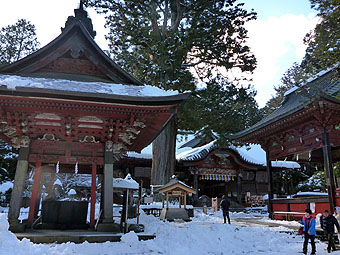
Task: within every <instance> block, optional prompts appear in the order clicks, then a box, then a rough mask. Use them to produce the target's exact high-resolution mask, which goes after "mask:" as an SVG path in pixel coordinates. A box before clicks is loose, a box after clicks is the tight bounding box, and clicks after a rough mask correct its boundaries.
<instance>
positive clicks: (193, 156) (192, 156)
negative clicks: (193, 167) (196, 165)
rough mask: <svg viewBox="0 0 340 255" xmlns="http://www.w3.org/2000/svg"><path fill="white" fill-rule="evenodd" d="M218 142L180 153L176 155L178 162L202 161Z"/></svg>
mask: <svg viewBox="0 0 340 255" xmlns="http://www.w3.org/2000/svg"><path fill="white" fill-rule="evenodd" d="M215 142H216V140H214V141H212V142H210V143H208V144H206V145H203V146H201V147H197V148H193V149H191V150H188V151H184V152H182V153H179V154H177V155H176V159H177V160H184V161H187V160H197V159H200V158H202V157H205V156H206V155H207V154H208V153H209V152H210V151H211V149H212V148H213V147H214V145H215Z"/></svg>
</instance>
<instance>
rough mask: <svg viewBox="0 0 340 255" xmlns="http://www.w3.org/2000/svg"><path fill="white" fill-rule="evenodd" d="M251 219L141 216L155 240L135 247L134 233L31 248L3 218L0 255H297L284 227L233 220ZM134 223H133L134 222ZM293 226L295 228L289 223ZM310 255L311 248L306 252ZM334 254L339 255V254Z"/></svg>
mask: <svg viewBox="0 0 340 255" xmlns="http://www.w3.org/2000/svg"><path fill="white" fill-rule="evenodd" d="M245 217H248V218H252V217H254V216H251V215H249V214H245V213H231V221H232V224H231V225H228V224H222V215H221V212H220V211H219V212H216V213H215V214H214V215H206V214H203V213H202V212H201V211H195V217H194V218H193V219H192V221H191V222H186V223H179V222H172V223H170V222H163V221H160V220H159V219H158V218H155V217H154V216H148V215H145V214H142V215H141V220H140V221H141V223H142V224H144V225H145V232H146V233H155V234H156V238H155V239H154V240H148V241H138V239H137V236H136V234H135V233H134V232H130V233H128V234H126V235H124V236H123V237H122V241H121V242H115V243H110V242H106V243H98V244H93V243H83V244H74V243H65V244H33V243H31V242H29V241H28V240H27V239H24V240H23V241H18V240H17V239H16V237H15V236H14V235H13V234H12V233H11V232H9V231H8V230H7V229H8V223H7V215H6V214H4V213H0V255H9V254H16V255H21V254H24V255H31V254H32V255H33V254H34V255H45V254H55V255H70V254H84V255H90V254H91V255H104V254H107V255H110V254H179V255H180V254H195V255H196V254H219V255H220V254H259V255H260V254H261V255H267V254H268V255H269V254H271V255H272V254H273V255H275V254H285V255H290V254H299V252H300V251H301V250H302V241H303V239H302V237H301V236H297V235H296V234H295V233H294V232H293V231H291V230H289V229H287V228H284V227H277V228H275V227H271V228H269V227H262V226H257V227H254V226H240V225H237V223H236V222H235V221H233V219H234V220H235V219H236V218H245ZM133 221H134V220H131V222H133ZM292 224H296V223H292ZM309 251H310V246H309ZM317 254H328V253H327V251H326V244H325V243H320V242H317ZM333 254H340V251H337V252H334V253H333Z"/></svg>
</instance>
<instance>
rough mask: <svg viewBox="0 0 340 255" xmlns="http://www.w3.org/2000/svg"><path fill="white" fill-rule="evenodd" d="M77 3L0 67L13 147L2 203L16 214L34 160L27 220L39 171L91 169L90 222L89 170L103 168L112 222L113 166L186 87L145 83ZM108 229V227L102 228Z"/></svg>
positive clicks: (0, 114) (3, 115)
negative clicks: (30, 47) (100, 39)
mask: <svg viewBox="0 0 340 255" xmlns="http://www.w3.org/2000/svg"><path fill="white" fill-rule="evenodd" d="M95 34H96V33H95V31H94V30H93V26H92V22H91V19H90V18H89V17H88V16H87V12H86V11H85V10H84V9H83V6H82V4H80V7H79V8H78V9H76V10H75V16H71V17H69V18H68V20H67V22H66V24H65V27H64V28H63V29H62V33H61V34H60V35H59V36H58V37H57V38H56V39H54V40H53V41H52V42H51V43H49V44H48V45H46V46H45V47H43V48H41V49H40V50H38V51H37V52H35V53H33V54H31V55H29V56H27V57H25V58H23V59H21V60H19V61H17V62H15V63H12V64H10V65H8V66H5V67H4V68H2V69H1V70H0V138H1V139H3V140H5V141H6V142H8V143H9V144H11V145H12V146H14V147H17V148H20V153H19V159H18V164H17V170H16V175H15V182H14V188H13V192H12V197H11V202H10V210H9V214H8V218H9V222H10V226H11V229H12V230H13V231H15V230H22V228H23V225H26V224H20V222H19V220H18V218H19V213H20V208H21V201H22V196H23V189H24V182H25V177H26V173H27V170H28V168H29V167H33V168H34V183H33V188H32V195H31V198H30V209H29V216H28V221H27V227H31V226H32V225H33V223H34V222H35V220H36V219H37V214H38V210H39V201H40V195H41V179H42V177H43V175H49V178H50V182H49V183H50V185H49V187H48V188H47V190H49V191H51V190H53V189H52V186H53V183H54V178H55V174H56V173H55V172H56V165H58V166H59V169H60V173H73V172H74V168H75V165H77V168H78V174H91V175H92V185H91V210H90V226H91V227H94V224H95V201H96V187H97V183H96V177H97V176H103V178H101V179H102V180H103V181H102V183H101V184H102V185H101V187H102V195H103V196H102V199H103V201H102V202H103V203H102V207H103V208H101V209H102V210H103V213H102V217H101V223H102V224H107V225H108V226H109V225H110V224H112V223H113V218H112V217H113V212H112V211H113V210H112V204H113V192H112V187H113V169H114V164H115V162H117V161H119V159H120V158H121V156H122V155H124V154H125V153H126V152H128V151H136V152H140V151H141V150H142V149H143V148H144V147H145V146H147V145H148V144H150V143H151V142H152V141H153V139H154V138H155V137H157V135H158V134H159V132H160V131H161V130H162V129H163V128H164V126H165V125H166V124H167V122H168V121H169V120H170V119H171V118H173V117H174V116H175V115H176V112H177V109H178V106H179V105H180V104H182V103H183V101H184V100H185V99H186V98H187V97H188V96H189V94H178V93H177V92H172V91H164V90H162V89H159V88H156V87H152V86H146V85H143V84H141V82H140V81H138V80H137V79H135V78H134V77H132V76H131V75H130V74H128V73H127V72H125V71H124V70H123V69H122V68H120V67H119V66H118V65H117V64H116V63H114V62H113V61H112V60H111V59H110V58H109V57H108V56H107V55H106V54H105V53H104V52H103V51H102V50H101V49H100V48H99V47H98V45H97V44H96V43H95V41H94V36H95ZM108 229H109V228H108Z"/></svg>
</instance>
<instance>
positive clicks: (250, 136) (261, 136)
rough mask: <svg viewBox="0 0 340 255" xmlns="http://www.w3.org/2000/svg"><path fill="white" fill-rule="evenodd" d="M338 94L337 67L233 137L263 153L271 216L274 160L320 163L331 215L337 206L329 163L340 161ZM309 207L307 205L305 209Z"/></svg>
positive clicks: (291, 93) (289, 95)
mask: <svg viewBox="0 0 340 255" xmlns="http://www.w3.org/2000/svg"><path fill="white" fill-rule="evenodd" d="M339 92H340V76H339V67H333V68H331V69H328V70H325V71H323V72H321V73H319V74H318V75H317V76H316V77H314V78H312V79H309V80H308V81H307V82H306V84H304V85H303V86H302V87H301V88H298V87H295V88H293V89H291V90H290V91H287V92H286V94H285V98H284V100H283V102H282V106H281V107H280V108H279V109H277V110H276V111H274V112H273V113H272V114H270V115H269V116H267V117H266V118H264V119H262V120H261V121H259V122H258V123H257V124H255V125H254V126H252V127H250V128H248V129H246V130H244V131H241V132H239V133H237V134H235V135H234V138H235V139H236V140H237V141H239V142H246V143H255V144H260V145H261V147H262V148H263V150H265V151H266V157H267V176H268V182H269V185H268V193H269V204H268V205H269V206H268V210H269V212H270V213H272V212H273V201H272V198H273V192H272V190H273V189H272V183H273V182H272V164H271V161H272V160H277V159H281V160H286V159H288V160H297V161H299V162H304V161H305V162H315V163H323V165H324V168H325V171H326V176H327V178H326V185H327V191H328V199H329V209H330V210H331V212H332V213H333V212H334V207H335V206H339V204H337V203H336V199H335V188H336V184H335V181H334V174H333V163H332V162H333V161H339V160H340V128H339V124H340V107H339V106H340V100H339ZM308 206H309V204H308V203H307V204H305V206H304V208H306V207H308ZM280 210H281V209H280ZM287 210H288V211H289V210H290V209H289V208H288V209H287Z"/></svg>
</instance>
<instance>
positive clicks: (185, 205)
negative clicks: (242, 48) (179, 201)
mask: <svg viewBox="0 0 340 255" xmlns="http://www.w3.org/2000/svg"><path fill="white" fill-rule="evenodd" d="M184 209H187V193H184Z"/></svg>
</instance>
